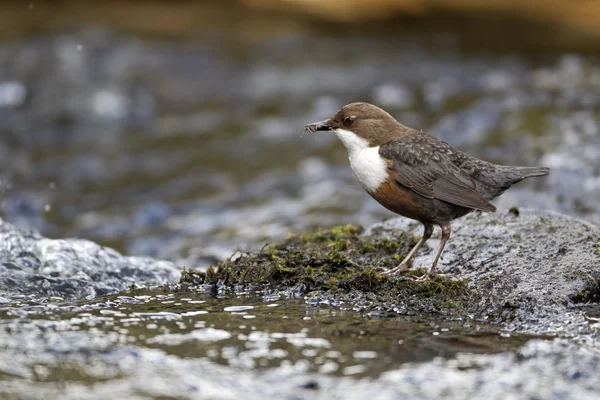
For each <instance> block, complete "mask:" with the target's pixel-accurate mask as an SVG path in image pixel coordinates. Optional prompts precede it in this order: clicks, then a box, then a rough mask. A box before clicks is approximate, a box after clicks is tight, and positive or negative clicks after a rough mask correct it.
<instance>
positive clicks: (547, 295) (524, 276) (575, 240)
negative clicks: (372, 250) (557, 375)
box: [364, 209, 600, 334]
mask: <svg viewBox="0 0 600 400" xmlns="http://www.w3.org/2000/svg"><path fill="white" fill-rule="evenodd" d="M516 214H517V213H515V212H510V211H509V212H506V213H486V214H482V213H473V214H470V215H468V216H466V217H464V218H461V219H458V220H456V221H454V222H453V223H452V231H453V232H452V236H451V238H450V241H449V242H448V244H447V245H446V248H445V250H444V253H442V257H441V259H440V261H439V263H438V270H439V272H441V273H447V274H452V275H453V276H455V277H457V278H458V279H467V280H468V282H469V283H468V285H469V289H470V290H471V291H472V292H473V293H477V294H478V296H479V299H478V304H473V305H472V306H473V310H472V311H474V312H476V313H478V314H480V315H481V316H482V317H483V318H485V319H486V320H488V321H490V322H494V321H495V322H501V323H503V324H506V327H507V329H509V330H519V331H522V332H523V331H525V332H532V333H534V332H535V333H543V332H553V333H556V332H563V333H564V332H568V333H571V334H575V333H579V332H581V331H582V329H583V330H585V329H587V328H586V327H588V325H589V324H588V323H587V322H586V321H585V318H584V317H583V315H582V314H581V312H579V311H577V309H576V308H574V305H575V304H576V303H581V302H588V301H589V300H590V299H591V298H592V296H593V294H594V293H595V292H596V291H598V283H599V282H600V250H599V243H600V229H599V228H598V227H597V226H595V225H592V224H589V223H587V222H585V221H582V220H578V219H574V218H570V217H567V216H564V215H561V214H557V213H551V212H542V211H534V210H528V209H520V210H519V212H518V215H516ZM398 231H409V232H413V233H415V234H417V235H418V234H422V225H421V224H419V223H416V222H413V221H410V220H407V219H404V218H397V219H392V220H389V221H386V222H384V223H382V224H377V225H374V226H372V227H370V228H368V229H367V230H366V231H365V233H364V235H368V236H373V237H384V238H386V237H387V238H389V237H393V235H397V232H398ZM436 233H437V232H436ZM437 238H439V234H438V236H436V235H435V234H434V236H433V238H432V239H430V240H429V241H428V242H427V244H428V249H427V250H421V251H420V253H419V255H418V256H417V258H416V259H415V260H414V262H413V267H423V268H428V267H429V265H430V264H431V261H432V259H433V255H434V251H435V249H436V248H437V246H438V244H439V240H438V239H437Z"/></svg>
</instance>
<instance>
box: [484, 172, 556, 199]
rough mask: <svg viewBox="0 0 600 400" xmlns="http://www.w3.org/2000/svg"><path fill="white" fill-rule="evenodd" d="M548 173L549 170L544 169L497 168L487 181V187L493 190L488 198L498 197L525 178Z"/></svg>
mask: <svg viewBox="0 0 600 400" xmlns="http://www.w3.org/2000/svg"><path fill="white" fill-rule="evenodd" d="M549 173H550V168H546V167H516V166H505V165H502V166H498V168H497V169H496V170H495V171H494V174H493V177H490V178H489V180H488V183H489V186H491V187H492V188H493V189H492V190H491V192H490V196H488V197H489V198H494V197H496V196H500V195H501V194H502V193H504V191H505V190H506V189H508V188H509V187H511V186H512V185H514V184H515V183H517V182H521V181H522V180H523V179H525V178H531V177H534V176H544V175H548V174H549Z"/></svg>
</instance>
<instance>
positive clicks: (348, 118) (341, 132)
mask: <svg viewBox="0 0 600 400" xmlns="http://www.w3.org/2000/svg"><path fill="white" fill-rule="evenodd" d="M318 131H327V132H333V133H334V134H335V135H336V136H337V137H338V138H339V140H340V141H341V142H342V144H343V145H344V146H345V147H346V150H347V151H348V159H349V161H350V167H351V168H352V170H353V172H354V175H355V176H356V178H357V179H358V181H359V182H360V184H361V185H362V186H363V188H364V189H365V190H366V191H367V193H369V194H370V195H371V196H372V197H373V198H374V199H375V200H376V201H377V202H379V203H380V204H381V205H382V206H384V207H385V208H387V209H388V210H390V211H392V212H394V213H396V214H399V215H401V216H404V217H407V218H410V219H413V220H416V221H419V222H421V223H422V224H423V227H424V229H423V236H422V237H421V238H420V239H419V240H418V241H417V243H416V244H415V246H414V247H413V248H412V249H411V250H410V251H409V253H408V254H407V255H406V257H405V258H404V259H403V260H402V262H401V263H400V264H399V265H398V266H396V267H394V268H388V269H382V273H383V274H384V275H388V276H397V275H400V274H403V273H406V272H407V271H408V270H409V268H410V266H411V262H412V260H413V259H414V258H415V256H416V254H417V252H418V251H419V249H420V248H421V247H422V246H423V244H424V243H425V242H427V240H428V239H429V238H430V237H431V235H432V234H433V230H434V226H435V225H439V227H440V228H441V232H442V235H441V241H440V244H439V246H438V248H437V251H436V252H435V255H434V258H433V261H432V263H431V266H430V267H429V269H428V270H427V272H426V273H425V274H424V275H423V276H421V277H419V278H415V279H414V280H416V281H419V282H425V281H428V280H430V279H431V278H433V277H435V276H436V265H437V263H438V261H439V259H440V256H441V254H442V251H443V250H444V246H445V245H446V242H447V241H448V239H449V238H450V234H451V232H452V230H451V221H453V220H455V219H457V218H460V217H462V216H464V215H466V214H468V213H470V212H472V211H475V210H478V211H487V212H493V211H496V207H495V206H494V205H493V204H491V203H490V200H491V199H493V198H495V197H497V196H499V195H501V194H502V193H503V192H504V191H505V190H507V189H508V188H510V187H511V186H512V185H514V184H515V183H517V182H520V181H522V180H523V179H525V178H530V177H536V176H544V175H548V174H549V173H550V169H549V168H546V167H520V166H507V165H497V164H493V163H490V162H487V161H484V160H480V159H478V158H475V157H473V156H470V155H468V154H466V153H465V152H463V151H461V150H459V149H457V148H455V147H453V146H451V145H450V144H448V143H446V142H444V141H442V140H440V139H437V138H436V137H434V136H431V135H429V134H428V133H425V132H423V131H421V130H417V129H413V128H409V127H407V126H404V125H402V124H401V123H400V122H398V121H396V119H394V117H392V116H391V115H390V114H389V113H387V112H386V111H384V110H382V109H381V108H379V107H377V106H375V105H373V104H369V103H364V102H360V103H351V104H348V105H346V106H344V107H342V108H341V109H340V110H338V111H337V112H336V113H335V115H333V117H331V118H329V119H327V120H324V121H320V122H315V123H312V124H308V125H306V126H305V132H310V133H313V134H314V133H316V132H318Z"/></svg>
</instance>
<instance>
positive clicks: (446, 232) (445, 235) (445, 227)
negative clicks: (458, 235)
mask: <svg viewBox="0 0 600 400" xmlns="http://www.w3.org/2000/svg"><path fill="white" fill-rule="evenodd" d="M440 228H442V240H440V246H439V247H438V249H437V251H436V253H435V257H434V258H433V262H432V263H431V267H430V268H429V271H427V273H426V274H425V275H423V276H421V277H420V278H417V279H415V281H416V282H426V281H428V280H429V279H431V278H433V277H434V276H435V267H436V265H437V263H438V260H439V259H440V256H441V255H442V251H443V250H444V246H445V245H446V242H447V241H448V239H449V238H450V233H451V232H452V229H451V228H450V223H449V222H444V223H441V224H440Z"/></svg>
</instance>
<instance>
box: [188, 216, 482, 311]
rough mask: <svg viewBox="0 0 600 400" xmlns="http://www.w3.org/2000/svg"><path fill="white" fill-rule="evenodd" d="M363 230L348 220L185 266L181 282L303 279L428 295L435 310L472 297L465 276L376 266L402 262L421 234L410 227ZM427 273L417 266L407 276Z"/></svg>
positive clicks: (287, 282) (386, 293) (345, 288)
mask: <svg viewBox="0 0 600 400" xmlns="http://www.w3.org/2000/svg"><path fill="white" fill-rule="evenodd" d="M362 232H363V229H362V228H361V227H359V226H353V225H346V226H340V227H335V228H332V229H325V230H318V231H316V232H311V233H303V234H300V235H290V236H289V237H288V238H287V239H285V240H282V241H281V242H278V243H274V244H271V245H269V246H266V247H265V248H263V249H261V250H258V251H255V252H252V253H248V254H244V255H243V256H242V257H239V258H237V259H236V260H229V261H225V262H221V263H219V264H217V265H216V266H211V267H210V268H209V269H208V270H207V271H206V272H199V271H194V270H187V271H184V272H183V273H182V276H181V280H180V283H187V284H211V285H215V284H216V283H217V282H221V283H223V284H225V285H247V284H260V285H265V287H271V288H273V287H275V288H280V289H281V288H285V287H294V286H295V285H298V284H304V285H306V287H307V289H308V290H325V291H330V292H336V293H337V292H343V293H351V292H354V291H359V292H372V293H377V295H378V296H382V297H385V298H393V299H396V300H404V301H405V302H407V301H410V302H417V303H418V302H421V301H423V300H424V299H426V300H427V301H430V302H433V303H432V304H433V306H432V307H431V308H432V309H442V308H457V309H458V308H460V304H461V302H463V303H464V302H466V301H467V299H469V298H472V296H469V295H468V294H467V289H466V284H465V282H464V281H454V280H450V279H447V278H444V277H440V276H438V277H436V278H435V279H432V280H431V281H428V282H424V283H420V282H414V281H412V280H410V279H398V278H390V277H387V276H384V275H382V274H381V273H379V272H377V269H378V268H391V267H394V266H396V265H398V263H399V262H400V261H401V260H402V259H404V256H405V255H406V254H407V253H408V251H409V250H410V249H411V248H412V246H414V245H415V243H416V242H417V240H418V239H417V238H416V237H415V236H414V235H412V234H410V233H406V232H400V233H399V234H398V235H397V236H395V237H394V238H391V239H390V238H375V239H373V238H370V237H364V236H361V233H362ZM424 273H425V271H424V270H414V271H410V272H409V273H408V277H410V276H420V275H422V274H424Z"/></svg>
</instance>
